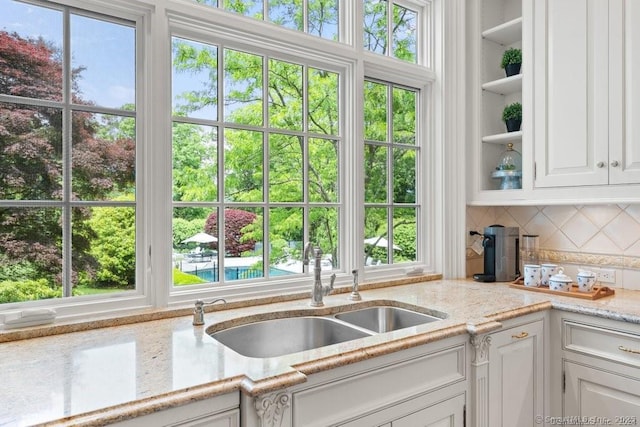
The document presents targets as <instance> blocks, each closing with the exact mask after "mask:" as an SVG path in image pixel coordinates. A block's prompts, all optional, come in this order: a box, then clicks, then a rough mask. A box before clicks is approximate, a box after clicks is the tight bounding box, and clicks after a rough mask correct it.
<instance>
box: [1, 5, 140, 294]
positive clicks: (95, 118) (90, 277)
mask: <svg viewBox="0 0 640 427" xmlns="http://www.w3.org/2000/svg"><path fill="white" fill-rule="evenodd" d="M0 10H2V14H1V16H0V151H1V154H0V171H1V172H0V304H6V303H15V302H22V301H31V300H39V299H46V298H65V299H66V298H74V299H75V298H79V297H88V298H92V297H95V296H99V295H104V294H112V293H123V292H124V293H126V292H133V291H135V290H136V284H137V281H136V208H137V196H136V150H137V143H136V141H137V138H136V127H137V111H136V110H137V108H136V85H135V83H136V25H135V23H134V22H130V21H127V20H124V19H119V18H115V17H107V16H103V15H101V14H97V13H92V12H88V11H82V10H78V9H73V8H70V7H65V6H58V5H54V4H51V3H48V2H47V3H23V2H18V1H10V0H0Z"/></svg>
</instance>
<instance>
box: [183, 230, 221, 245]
mask: <svg viewBox="0 0 640 427" xmlns="http://www.w3.org/2000/svg"><path fill="white" fill-rule="evenodd" d="M217 241H218V238H217V237H214V236H212V235H211V234H207V233H203V232H200V233H198V234H194V235H193V236H191V237H189V238H188V239H184V240H183V241H182V243H213V242H217Z"/></svg>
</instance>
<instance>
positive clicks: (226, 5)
mask: <svg viewBox="0 0 640 427" xmlns="http://www.w3.org/2000/svg"><path fill="white" fill-rule="evenodd" d="M195 1H196V2H197V3H200V4H205V5H208V6H211V7H218V8H220V9H223V10H227V11H229V12H233V13H237V14H240V15H243V16H247V17H249V18H254V19H259V20H264V21H267V22H271V23H273V24H275V25H278V26H280V27H283V28H288V29H291V30H296V31H302V32H305V33H307V34H311V35H314V36H318V37H321V38H325V39H329V40H338V39H339V22H340V21H339V16H340V12H339V7H340V0H291V1H282V0H195Z"/></svg>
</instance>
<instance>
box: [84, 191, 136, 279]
mask: <svg viewBox="0 0 640 427" xmlns="http://www.w3.org/2000/svg"><path fill="white" fill-rule="evenodd" d="M117 200H133V197H132V196H122V197H119V198H118V199H117ZM92 211H93V212H92V216H91V218H90V219H89V220H88V223H89V225H90V226H91V228H92V229H93V231H94V232H95V238H94V239H93V241H92V246H91V251H90V253H91V255H93V256H94V257H95V259H96V260H97V262H98V267H97V270H96V271H95V282H96V284H97V286H102V287H121V288H133V287H134V284H135V261H136V245H135V243H136V241H135V240H136V233H135V209H133V208H129V207H97V208H92Z"/></svg>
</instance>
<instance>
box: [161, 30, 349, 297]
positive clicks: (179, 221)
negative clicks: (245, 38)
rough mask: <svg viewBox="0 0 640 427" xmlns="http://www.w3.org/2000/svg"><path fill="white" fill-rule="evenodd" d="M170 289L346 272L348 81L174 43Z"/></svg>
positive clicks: (266, 58) (272, 60) (296, 65)
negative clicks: (319, 264)
mask: <svg viewBox="0 0 640 427" xmlns="http://www.w3.org/2000/svg"><path fill="white" fill-rule="evenodd" d="M172 52H173V55H172V63H173V71H172V75H173V80H172V94H173V95H172V97H173V148H172V152H173V202H174V204H173V206H174V209H173V234H172V238H173V244H174V246H173V250H174V252H173V254H174V255H173V260H174V271H173V277H174V282H173V283H174V286H176V287H182V286H185V285H197V284H204V283H214V284H215V283H219V284H225V283H229V282H234V281H238V280H265V279H266V280H268V279H270V278H283V277H287V276H290V275H293V274H296V273H297V274H301V273H303V263H302V255H303V250H304V247H303V245H304V243H305V242H308V241H311V242H314V244H316V245H318V246H320V247H321V248H322V249H323V250H324V252H325V254H324V257H323V263H324V264H325V270H334V269H338V268H339V267H340V254H339V252H338V249H339V244H338V243H339V237H338V235H339V222H340V215H341V208H340V198H339V194H340V193H339V190H340V189H339V186H338V183H339V181H340V176H339V169H338V167H339V157H340V151H341V145H342V137H341V132H340V128H341V126H340V102H339V93H340V90H339V87H340V81H341V78H340V73H339V72H336V71H331V70H327V69H322V68H317V67H314V66H311V65H308V64H306V63H304V61H299V62H292V61H288V60H282V59H279V58H278V57H277V56H271V55H270V54H263V53H254V52H249V51H245V50H239V49H235V48H233V47H228V46H226V45H221V44H211V43H203V42H196V41H192V40H188V39H184V38H180V37H173V39H172Z"/></svg>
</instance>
